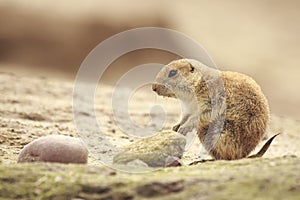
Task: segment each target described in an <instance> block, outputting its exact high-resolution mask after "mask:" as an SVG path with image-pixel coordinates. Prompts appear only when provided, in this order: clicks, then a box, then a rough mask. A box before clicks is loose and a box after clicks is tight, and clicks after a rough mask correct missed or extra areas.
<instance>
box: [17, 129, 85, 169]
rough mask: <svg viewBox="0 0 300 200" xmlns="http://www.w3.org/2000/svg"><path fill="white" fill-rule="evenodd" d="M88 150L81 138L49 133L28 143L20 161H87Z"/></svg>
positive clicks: (20, 156)
mask: <svg viewBox="0 0 300 200" xmlns="http://www.w3.org/2000/svg"><path fill="white" fill-rule="evenodd" d="M87 158H88V150H87V148H86V147H85V144H84V143H83V142H82V141H81V140H80V139H79V138H74V137H69V136H63V135H49V136H45V137H41V138H39V139H36V140H34V141H32V142H30V143H29V144H27V145H26V146H25V147H24V148H23V149H22V151H21V152H20V154H19V157H18V162H19V163H21V162H58V163H87Z"/></svg>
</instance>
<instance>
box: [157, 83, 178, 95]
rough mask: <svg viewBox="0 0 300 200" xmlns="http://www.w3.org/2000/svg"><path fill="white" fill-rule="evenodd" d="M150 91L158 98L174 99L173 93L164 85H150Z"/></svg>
mask: <svg viewBox="0 0 300 200" xmlns="http://www.w3.org/2000/svg"><path fill="white" fill-rule="evenodd" d="M152 90H153V91H154V92H156V93H157V94H158V95H159V96H163V97H173V98H176V95H175V94H174V92H173V91H171V90H170V89H168V88H167V87H166V86H165V85H162V84H159V83H154V84H153V85H152Z"/></svg>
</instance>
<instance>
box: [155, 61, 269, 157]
mask: <svg viewBox="0 0 300 200" xmlns="http://www.w3.org/2000/svg"><path fill="white" fill-rule="evenodd" d="M171 70H177V74H176V76H173V77H168V74H169V72H170V71H171ZM155 82H156V83H154V84H153V86H152V88H153V90H154V91H155V92H156V93H157V94H158V95H161V96H167V97H174V98H178V99H180V100H181V101H182V102H183V104H184V105H186V109H185V110H184V111H183V117H182V121H181V122H179V123H178V124H177V125H175V126H174V127H173V130H175V131H178V132H179V133H181V134H184V135H186V134H187V133H188V132H190V131H192V130H193V129H194V128H195V129H196V130H197V133H198V137H199V139H200V141H201V143H202V144H203V145H204V147H205V148H206V149H207V150H208V152H209V153H210V155H211V156H212V157H213V158H215V159H225V160H233V159H240V158H244V157H247V156H248V155H249V154H250V152H251V151H253V150H254V149H255V147H256V146H257V144H258V143H259V142H260V141H261V139H262V138H263V136H264V134H265V132H266V128H267V125H268V122H269V107H268V103H267V100H266V98H265V96H264V95H263V93H262V91H261V89H260V87H259V86H258V84H257V83H256V82H255V81H254V80H253V79H252V78H250V77H249V76H246V75H244V74H240V73H237V72H224V71H218V70H216V69H213V68H209V67H206V66H204V65H203V64H199V63H197V62H194V61H192V60H187V59H181V60H176V61H173V62H171V63H169V64H168V65H167V66H165V67H164V68H163V69H162V70H161V72H159V74H158V75H157V78H156V80H155ZM209 85H210V86H211V87H209ZM209 88H210V89H209ZM193 102H194V103H193ZM212 104H213V105H214V106H215V107H213V106H212ZM216 108H217V109H216ZM222 125H223V127H222ZM220 127H221V128H222V129H220V130H221V131H218V128H220ZM209 128H210V129H209ZM216 136H217V139H216V140H214V139H213V138H214V137H216Z"/></svg>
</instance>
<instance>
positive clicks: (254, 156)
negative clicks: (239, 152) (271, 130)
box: [248, 133, 280, 158]
mask: <svg viewBox="0 0 300 200" xmlns="http://www.w3.org/2000/svg"><path fill="white" fill-rule="evenodd" d="M279 134H280V133H278V134H276V135H274V136H273V137H271V138H270V139H269V140H268V141H267V142H266V144H264V146H263V147H262V148H261V149H260V151H259V152H258V153H257V154H254V155H251V156H248V158H259V157H262V156H263V155H264V154H265V153H266V151H267V150H268V149H269V147H270V145H271V143H272V141H273V140H274V138H275V137H276V136H277V135H279Z"/></svg>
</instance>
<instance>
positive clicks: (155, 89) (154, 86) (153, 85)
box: [152, 83, 157, 92]
mask: <svg viewBox="0 0 300 200" xmlns="http://www.w3.org/2000/svg"><path fill="white" fill-rule="evenodd" d="M152 90H153V91H154V92H156V91H157V84H156V83H153V84H152Z"/></svg>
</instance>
